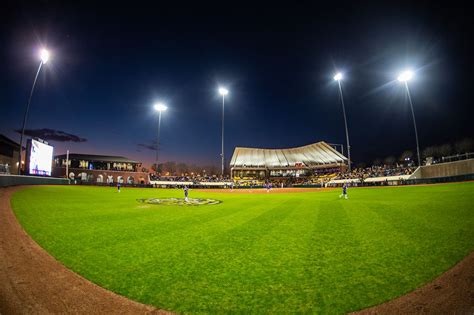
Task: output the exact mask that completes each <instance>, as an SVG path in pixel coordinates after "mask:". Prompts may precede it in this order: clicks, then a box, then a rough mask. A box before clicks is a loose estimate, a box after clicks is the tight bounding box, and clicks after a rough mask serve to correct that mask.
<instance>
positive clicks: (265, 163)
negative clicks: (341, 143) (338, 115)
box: [230, 141, 347, 180]
mask: <svg viewBox="0 0 474 315" xmlns="http://www.w3.org/2000/svg"><path fill="white" fill-rule="evenodd" d="M230 167H231V177H232V178H234V179H237V180H239V179H268V178H276V177H283V178H298V177H306V176H311V175H314V174H315V173H318V172H325V171H330V172H332V173H336V172H339V171H341V170H343V169H345V168H346V167H347V158H346V157H345V156H344V155H342V154H341V153H340V152H338V151H337V150H335V149H334V148H333V147H331V146H330V145H328V144H327V143H326V142H324V141H320V142H317V143H313V144H309V145H305V146H302V147H297V148H288V149H259V148H242V147H236V148H235V150H234V154H233V155H232V159H231V162H230Z"/></svg>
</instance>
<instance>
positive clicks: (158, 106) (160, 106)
mask: <svg viewBox="0 0 474 315" xmlns="http://www.w3.org/2000/svg"><path fill="white" fill-rule="evenodd" d="M154 108H155V110H156V111H158V135H157V138H156V159H155V166H156V168H155V171H156V173H157V174H158V150H159V148H160V129H161V113H162V112H164V111H166V110H167V109H168V107H166V105H164V104H162V103H157V104H155V106H154Z"/></svg>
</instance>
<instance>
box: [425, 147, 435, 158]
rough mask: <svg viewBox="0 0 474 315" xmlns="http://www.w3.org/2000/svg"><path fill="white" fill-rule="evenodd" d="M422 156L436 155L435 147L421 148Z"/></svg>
mask: <svg viewBox="0 0 474 315" xmlns="http://www.w3.org/2000/svg"><path fill="white" fill-rule="evenodd" d="M421 155H422V156H423V158H427V157H435V156H436V148H435V147H426V148H424V149H423V152H422V153H421Z"/></svg>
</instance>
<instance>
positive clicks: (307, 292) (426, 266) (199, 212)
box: [12, 182, 474, 313]
mask: <svg viewBox="0 0 474 315" xmlns="http://www.w3.org/2000/svg"><path fill="white" fill-rule="evenodd" d="M348 192H349V196H350V199H349V200H340V199H338V195H339V193H340V191H339V190H333V191H318V192H303V193H291V194H290V193H288V194H286V193H285V194H275V193H273V194H272V193H270V194H239V193H238V192H237V191H234V193H232V194H223V193H205V192H200V191H190V197H206V198H207V197H209V198H214V199H219V200H222V201H223V203H221V204H219V205H209V206H196V207H186V206H185V207H183V206H181V207H180V206H161V205H144V204H141V203H138V202H137V201H136V199H138V198H150V197H182V195H183V193H182V191H179V190H157V189H127V188H123V189H122V192H121V193H120V194H118V193H117V192H116V189H115V188H101V187H80V186H57V187H53V186H45V187H34V188H28V189H25V190H22V191H19V192H17V193H16V194H15V195H14V196H13V199H12V205H13V208H14V211H15V213H16V216H17V218H18V219H19V221H20V223H21V224H22V225H23V227H24V228H25V229H26V231H27V232H28V233H29V234H30V235H31V236H32V238H33V239H35V240H36V241H37V242H38V243H39V244H40V245H41V246H42V247H43V248H45V249H46V250H47V251H48V252H49V253H51V254H52V255H53V256H54V257H56V258H57V259H58V260H60V261H61V262H62V263H64V265H66V266H67V267H68V268H70V269H72V270H74V271H75V272H77V273H79V274H81V275H82V276H84V277H85V278H87V279H90V280H91V281H93V282H95V283H97V284H98V285H100V286H102V287H104V288H107V289H110V290H112V291H114V292H117V293H119V294H121V295H124V296H127V297H129V298H131V299H133V300H137V301H140V302H142V303H146V304H152V305H155V306H156V307H159V308H163V309H166V310H172V311H176V312H181V313H200V312H206V313H209V312H211V313H223V312H239V313H288V312H303V313H344V312H348V311H354V310H359V309H362V308H365V307H368V306H371V305H374V304H379V303H382V302H384V301H386V300H390V299H392V298H395V297H397V296H400V295H402V294H404V293H407V292H409V291H412V290H413V289H415V288H417V287H419V286H421V285H423V284H425V283H427V282H428V281H430V280H432V279H433V278H435V277H436V276H438V275H440V274H441V273H442V272H444V271H446V270H447V269H449V268H450V267H451V266H453V265H454V264H456V263H457V262H458V261H460V260H461V259H462V258H463V257H465V256H466V255H467V254H469V253H470V252H471V251H472V250H474V209H473V204H474V194H473V193H474V183H472V182H470V183H462V184H449V185H435V186H416V187H395V188H390V187H388V188H358V189H349V190H348Z"/></svg>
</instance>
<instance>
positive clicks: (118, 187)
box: [117, 182, 120, 192]
mask: <svg viewBox="0 0 474 315" xmlns="http://www.w3.org/2000/svg"><path fill="white" fill-rule="evenodd" d="M117 191H118V192H120V182H117Z"/></svg>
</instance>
